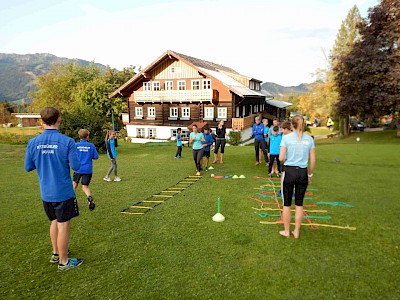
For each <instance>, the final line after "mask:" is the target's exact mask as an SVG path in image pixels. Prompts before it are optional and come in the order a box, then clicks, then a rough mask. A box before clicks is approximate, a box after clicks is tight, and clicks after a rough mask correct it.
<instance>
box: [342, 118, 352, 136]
mask: <svg viewBox="0 0 400 300" xmlns="http://www.w3.org/2000/svg"><path fill="white" fill-rule="evenodd" d="M349 133H350V131H349V117H348V116H340V117H339V134H340V136H343V137H344V136H348V135H349Z"/></svg>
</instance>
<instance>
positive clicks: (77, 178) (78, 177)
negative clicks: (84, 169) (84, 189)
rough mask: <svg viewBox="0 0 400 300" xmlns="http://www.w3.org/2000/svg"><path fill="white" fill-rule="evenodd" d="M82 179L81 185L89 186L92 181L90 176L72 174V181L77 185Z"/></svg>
mask: <svg viewBox="0 0 400 300" xmlns="http://www.w3.org/2000/svg"><path fill="white" fill-rule="evenodd" d="M81 178H82V185H89V184H90V180H91V179H92V174H78V173H75V172H74V177H73V180H74V182H75V183H79V181H80V180H81Z"/></svg>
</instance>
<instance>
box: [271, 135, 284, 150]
mask: <svg viewBox="0 0 400 300" xmlns="http://www.w3.org/2000/svg"><path fill="white" fill-rule="evenodd" d="M281 141H282V135H281V134H278V135H271V137H270V138H269V154H272V155H279V151H280V149H281Z"/></svg>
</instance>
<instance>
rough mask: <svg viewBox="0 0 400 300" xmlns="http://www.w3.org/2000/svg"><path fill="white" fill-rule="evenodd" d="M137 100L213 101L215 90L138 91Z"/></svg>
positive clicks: (135, 94)
mask: <svg viewBox="0 0 400 300" xmlns="http://www.w3.org/2000/svg"><path fill="white" fill-rule="evenodd" d="M133 97H134V99H135V102H144V103H153V102H161V103H164V102H169V103H181V102H190V103H192V102H200V103H201V102H206V101H208V102H211V101H212V100H213V90H172V91H136V92H134V93H133Z"/></svg>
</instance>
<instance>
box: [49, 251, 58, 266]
mask: <svg viewBox="0 0 400 300" xmlns="http://www.w3.org/2000/svg"><path fill="white" fill-rule="evenodd" d="M50 262H51V263H52V264H58V263H59V262H60V255H58V254H55V253H53V254H52V255H51V258H50Z"/></svg>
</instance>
